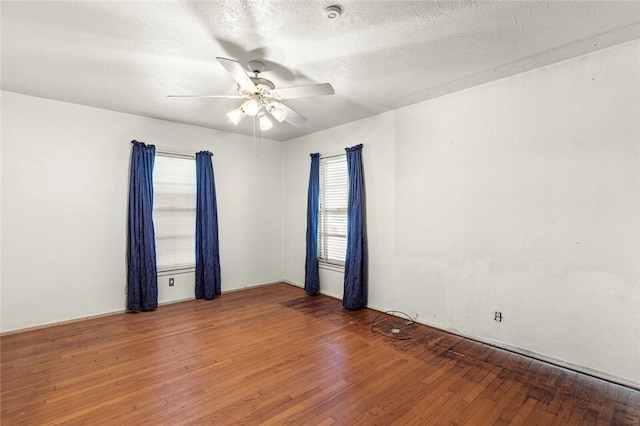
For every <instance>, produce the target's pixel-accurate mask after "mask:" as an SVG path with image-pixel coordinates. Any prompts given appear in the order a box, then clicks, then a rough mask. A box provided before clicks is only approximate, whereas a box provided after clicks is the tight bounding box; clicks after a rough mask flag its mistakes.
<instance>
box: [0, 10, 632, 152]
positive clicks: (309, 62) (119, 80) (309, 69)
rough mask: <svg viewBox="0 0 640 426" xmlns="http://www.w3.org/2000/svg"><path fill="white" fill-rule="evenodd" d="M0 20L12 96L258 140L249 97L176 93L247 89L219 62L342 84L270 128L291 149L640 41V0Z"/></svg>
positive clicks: (290, 81)
mask: <svg viewBox="0 0 640 426" xmlns="http://www.w3.org/2000/svg"><path fill="white" fill-rule="evenodd" d="M336 3H337V4H340V5H342V7H343V10H344V11H343V14H342V16H341V17H339V18H336V19H333V20H332V19H328V18H326V17H325V16H324V14H323V12H324V9H325V8H326V7H327V6H329V5H332V4H336ZM1 19H2V33H1V35H2V75H1V77H2V82H1V84H2V89H3V90H7V91H12V92H18V93H23V94H27V95H33V96H39V97H43V98H50V99H56V100H61V101H65V102H73V103H77V104H82V105H88V106H93V107H98V108H103V109H108V110H113V111H121V112H127V113H133V114H138V115H143V116H148V117H155V118H160V119H164V120H171V121H176V122H181V123H187V124H193V125H197V126H204V127H209V128H213V129H220V130H224V131H229V132H236V133H242V134H247V135H252V134H253V131H254V130H253V123H252V120H251V119H245V120H244V121H242V122H241V123H240V124H239V125H238V126H234V125H233V124H232V123H231V122H229V120H228V118H227V116H226V112H228V111H230V110H232V109H234V108H236V107H237V106H239V105H240V104H241V103H242V101H241V100H240V99H222V98H213V99H212V98H199V99H191V98H187V99H183V98H178V99H176V98H167V95H177V94H213V95H236V94H237V92H236V83H235V82H234V80H233V79H232V78H231V77H230V75H229V74H228V73H227V72H226V71H225V69H224V68H223V67H222V66H221V64H220V63H219V62H218V61H217V60H216V57H217V56H220V57H225V58H233V59H237V60H238V61H240V62H241V63H243V64H246V63H247V62H248V61H250V60H254V59H258V60H260V61H262V62H264V63H265V64H266V66H267V68H266V70H265V72H264V73H263V76H264V77H266V78H268V79H270V80H272V81H273V82H274V83H275V84H276V87H290V86H299V85H307V84H313V83H324V82H329V83H331V84H332V85H333V87H334V89H335V92H336V94H335V95H333V96H321V97H313V98H302V99H291V100H287V101H283V103H285V104H286V105H288V106H289V107H291V108H293V109H295V110H296V111H298V112H300V113H301V114H303V115H304V116H306V117H307V118H308V119H309V120H308V122H307V123H305V124H304V125H302V126H300V127H294V126H292V125H290V124H288V123H286V122H285V123H276V124H275V125H274V127H273V128H272V129H270V130H268V131H266V132H265V133H264V137H265V138H269V139H274V140H282V141H284V140H289V139H292V138H296V137H299V136H302V135H305V134H309V133H313V132H317V131H319V130H323V129H327V128H331V127H335V126H337V125H340V124H343V123H347V122H351V121H354V120H358V119H361V118H364V117H368V116H371V115H374V114H379V113H382V112H385V111H389V110H392V109H397V108H399V107H403V106H406V105H410V104H414V103H417V102H421V101H424V100H427V99H430V98H434V97H437V96H441V95H443V94H446V93H450V92H454V91H457V90H461V89H464V88H467V87H471V86H475V85H478V84H482V83H486V82H488V81H492V80H495V79H499V78H504V77H507V76H510V75H513V74H516V73H519V72H523V71H527V70H530V69H533V68H537V67H540V66H544V65H547V64H550V63H554V62H557V61H560V60H564V59H568V58H571V57H574V56H578V55H581V54H584V53H588V52H590V51H594V50H598V49H602V48H605V47H608V46H612V45H615V44H619V43H622V42H625V41H629V40H633V39H637V38H640V2H638V1H626V2H612V1H586V2H576V1H555V2H553V1H551V2H541V1H536V2H529V1H516V0H511V1H504V2H495V1H491V2H489V1H486V2H470V1H354V0H335V2H334V0H329V1H287V0H227V1H208V2H187V1H171V2H167V1H162V2H150V1H109V2H107V1H99V2H96V1H86V0H82V1H62V2H54V1H42V2H38V1H28V2H27V1H16V2H11V1H4V0H3V1H2V9H1ZM258 132H260V131H259V130H258Z"/></svg>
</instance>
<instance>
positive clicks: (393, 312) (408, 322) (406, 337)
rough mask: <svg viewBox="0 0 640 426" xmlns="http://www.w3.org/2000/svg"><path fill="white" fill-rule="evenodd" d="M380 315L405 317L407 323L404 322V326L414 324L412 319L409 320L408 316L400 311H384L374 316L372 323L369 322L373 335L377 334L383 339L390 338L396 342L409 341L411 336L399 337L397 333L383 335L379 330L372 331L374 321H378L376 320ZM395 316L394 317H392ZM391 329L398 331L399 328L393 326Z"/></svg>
mask: <svg viewBox="0 0 640 426" xmlns="http://www.w3.org/2000/svg"><path fill="white" fill-rule="evenodd" d="M382 314H402V315H404V316H405V317H407V321H405V324H406V325H411V324H413V323H414V321H413V318H411V317H410V316H409V315H407V314H405V313H404V312H401V311H385V312H380V313H379V314H378V315H376V317H375V318H374V319H373V321H372V322H371V331H372V332H373V333H378V334H382V335H383V336H385V337H391V338H392V339H397V340H408V339H411V336H406V335H400V334H399V333H385V332H382V331H380V330H374V329H373V326H374V325H375V323H376V321H377V320H378V318H380V316H381V315H382ZM394 316H395V315H394ZM392 329H397V330H400V328H398V327H397V326H393V327H392Z"/></svg>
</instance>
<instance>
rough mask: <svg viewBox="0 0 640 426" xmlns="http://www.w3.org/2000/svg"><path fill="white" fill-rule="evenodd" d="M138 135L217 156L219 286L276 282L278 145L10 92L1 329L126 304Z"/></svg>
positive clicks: (184, 288) (176, 292)
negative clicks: (129, 204) (133, 147)
mask: <svg viewBox="0 0 640 426" xmlns="http://www.w3.org/2000/svg"><path fill="white" fill-rule="evenodd" d="M132 139H137V140H140V141H144V142H146V143H151V144H155V145H156V146H157V147H159V148H166V149H173V150H176V151H180V152H191V153H195V152H196V151H200V150H209V151H211V152H213V153H214V157H213V166H214V173H215V179H216V191H217V198H218V209H219V212H218V215H219V218H218V220H219V227H220V252H221V254H220V262H221V272H222V291H223V292H224V291H227V290H231V289H237V288H242V287H245V286H250V285H257V284H262V283H266V282H273V281H280V279H281V272H282V267H281V265H282V207H281V206H282V202H281V199H282V144H281V143H280V142H274V141H268V140H264V141H260V140H258V145H257V148H256V147H255V146H254V141H253V138H251V137H247V136H240V135H234V134H229V133H225V132H219V131H215V130H210V129H204V128H199V127H194V126H187V125H183V124H178V123H172V122H167V121H162V120H155V119H151V118H145V117H140V116H135V115H130V114H122V113H116V112H112V111H105V110H100V109H96V108H89V107H85V106H80V105H74V104H69V103H64V102H57V101H51V100H46V99H41V98H35V97H30V96H24V95H20V94H16V93H11V92H2V177H1V179H2V180H1V182H2V248H1V250H2V270H1V277H2V303H1V305H2V324H1V327H2V328H1V330H2V331H10V330H16V329H21V328H25V327H31V326H36V325H42V324H49V323H53V322H58V321H65V320H70V319H74V318H81V317H86V316H93V315H97V314H101V313H106V312H114V311H123V310H124V308H125V302H126V297H125V292H124V291H125V285H126V223H127V194H128V175H129V159H130V156H131V143H130V141H131V140H132ZM265 206H269V208H265ZM247 265H251V267H247ZM175 277H176V283H175V286H174V287H169V286H168V278H167V277H161V278H160V280H159V301H160V303H166V302H171V301H175V300H181V299H185V298H193V297H194V296H193V295H194V277H193V273H191V274H185V275H176V276H175Z"/></svg>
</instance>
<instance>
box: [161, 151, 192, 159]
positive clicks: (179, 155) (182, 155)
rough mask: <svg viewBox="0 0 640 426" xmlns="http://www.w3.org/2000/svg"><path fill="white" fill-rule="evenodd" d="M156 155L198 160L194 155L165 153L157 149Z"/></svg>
mask: <svg viewBox="0 0 640 426" xmlns="http://www.w3.org/2000/svg"><path fill="white" fill-rule="evenodd" d="M156 154H159V155H163V156H165V157H175V158H188V159H190V160H193V159H194V158H196V156H195V155H194V154H181V153H179V152H171V151H165V150H162V149H157V148H156Z"/></svg>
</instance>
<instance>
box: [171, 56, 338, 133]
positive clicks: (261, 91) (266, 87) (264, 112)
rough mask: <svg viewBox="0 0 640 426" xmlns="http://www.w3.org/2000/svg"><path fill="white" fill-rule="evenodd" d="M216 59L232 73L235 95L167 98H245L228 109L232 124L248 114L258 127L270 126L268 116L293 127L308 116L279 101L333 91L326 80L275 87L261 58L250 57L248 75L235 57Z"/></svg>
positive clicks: (332, 92)
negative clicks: (258, 124)
mask: <svg viewBox="0 0 640 426" xmlns="http://www.w3.org/2000/svg"><path fill="white" fill-rule="evenodd" d="M216 59H217V60H218V62H220V64H221V65H222V66H223V67H224V68H225V69H226V70H227V72H228V73H229V74H230V75H231V77H232V78H233V79H234V80H235V81H236V83H238V89H237V90H238V95H234V96H225V95H169V96H168V97H169V98H230V99H247V100H246V101H245V102H244V103H243V104H242V105H240V106H239V107H238V108H236V109H234V110H232V111H229V112H228V113H227V117H229V120H231V122H232V123H233V124H236V125H237V124H238V123H240V121H241V120H242V119H243V118H244V117H246V116H247V115H249V116H254V117H255V116H257V117H258V120H259V122H260V129H261V130H269V129H270V128H271V127H272V126H273V122H272V121H271V120H270V119H269V116H271V117H273V118H275V119H276V120H277V121H278V122H280V123H282V122H283V121H286V122H287V123H289V124H292V125H294V126H296V127H298V126H301V125H303V124H304V123H305V122H306V121H307V118H306V117H305V116H303V115H302V114H300V113H298V112H296V111H294V110H293V109H291V108H289V107H288V106H286V105H285V104H283V103H282V102H280V101H281V100H283V99H293V98H303V97H307V96H323V95H333V94H334V93H335V91H334V90H333V87H331V85H330V84H329V83H321V84H310V85H306V86H297V87H286V88H282V89H276V86H275V84H273V83H272V82H271V81H270V80H267V79H266V78H263V77H260V73H261V72H262V71H264V68H265V66H264V64H263V63H262V62H260V61H250V62H249V63H248V65H249V69H250V70H251V72H253V74H254V75H253V76H249V75H248V74H247V73H246V72H245V70H244V68H243V67H242V65H240V63H239V62H238V61H236V60H233V59H227V58H220V57H217V58H216Z"/></svg>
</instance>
